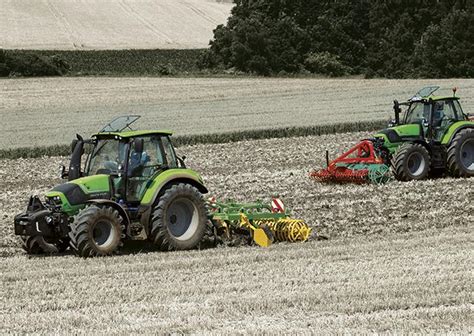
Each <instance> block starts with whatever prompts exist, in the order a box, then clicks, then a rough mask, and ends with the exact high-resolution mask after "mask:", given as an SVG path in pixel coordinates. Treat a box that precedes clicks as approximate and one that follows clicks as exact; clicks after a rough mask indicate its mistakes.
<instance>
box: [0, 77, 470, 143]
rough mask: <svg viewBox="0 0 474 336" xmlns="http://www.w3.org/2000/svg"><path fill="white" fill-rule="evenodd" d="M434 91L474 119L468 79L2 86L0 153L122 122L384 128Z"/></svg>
mask: <svg viewBox="0 0 474 336" xmlns="http://www.w3.org/2000/svg"><path fill="white" fill-rule="evenodd" d="M433 84H437V85H440V86H442V87H443V88H446V89H447V90H445V91H443V92H444V93H445V94H449V95H450V94H452V93H451V92H450V88H451V87H453V86H458V87H459V91H458V95H459V96H461V97H462V102H463V106H464V109H465V112H467V113H468V112H471V113H474V100H473V98H472V97H474V80H473V79H446V80H435V81H433V80H386V79H373V80H372V79H371V80H361V79H313V78H307V79H295V78H286V79H285V78H106V77H100V78H41V79H15V80H12V79H3V80H1V79H0V88H1V90H2V96H1V98H0V115H1V116H2V123H1V124H0V149H7V148H18V147H35V146H50V145H56V144H68V143H70V141H71V139H72V138H73V137H74V136H75V134H76V133H79V134H82V135H84V136H89V135H90V134H92V133H94V132H97V131H98V130H99V129H100V128H101V127H102V126H103V125H105V124H106V123H107V122H109V121H110V120H111V119H112V118H113V117H116V116H119V115H125V114H140V115H142V116H143V117H142V119H141V120H140V121H139V122H138V123H137V124H136V127H137V128H140V129H146V128H161V129H171V130H173V131H174V132H176V134H177V135H190V134H206V133H221V132H232V131H245V130H256V129H257V130H258V129H272V128H284V127H299V126H312V125H325V124H333V123H340V122H356V121H372V120H388V119H389V118H390V117H391V116H392V115H393V112H392V100H393V99H399V100H403V99H408V98H409V97H411V96H412V95H413V94H414V93H415V92H417V91H418V90H419V89H420V88H421V87H423V86H426V85H433Z"/></svg>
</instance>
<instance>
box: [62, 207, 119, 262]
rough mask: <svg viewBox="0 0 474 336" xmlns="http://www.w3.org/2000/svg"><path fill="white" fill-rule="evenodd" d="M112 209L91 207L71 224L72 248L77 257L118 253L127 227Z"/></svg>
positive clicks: (84, 210)
mask: <svg viewBox="0 0 474 336" xmlns="http://www.w3.org/2000/svg"><path fill="white" fill-rule="evenodd" d="M122 221H123V218H122V217H121V216H120V214H119V212H118V211H117V210H115V209H114V208H112V207H109V206H103V207H98V206H96V205H90V206H88V207H86V208H84V209H82V210H81V211H80V212H79V213H78V214H77V216H76V217H75V218H74V222H73V223H72V224H71V232H69V237H70V238H71V247H72V249H73V250H74V252H75V253H76V255H78V256H81V257H84V258H87V257H96V256H106V255H111V254H113V253H116V252H118V249H119V248H120V246H122V244H123V243H122V238H124V237H125V234H124V231H125V225H123V224H122Z"/></svg>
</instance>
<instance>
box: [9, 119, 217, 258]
mask: <svg viewBox="0 0 474 336" xmlns="http://www.w3.org/2000/svg"><path fill="white" fill-rule="evenodd" d="M138 118H139V116H126V117H119V118H117V119H115V120H113V121H112V122H111V123H109V124H108V125H107V126H106V127H104V128H103V129H102V130H101V131H100V132H99V133H97V134H95V135H93V136H92V138H91V139H87V140H84V139H83V138H82V137H81V136H79V135H78V136H77V139H76V140H74V141H73V143H72V146H71V147H72V155H71V161H70V165H69V170H68V171H66V170H65V168H64V167H62V177H63V178H68V180H69V181H68V182H67V183H64V184H61V185H58V186H57V187H55V188H53V189H52V190H51V191H49V192H48V193H46V195H45V201H44V202H42V201H41V200H40V199H39V198H38V197H37V196H32V197H30V201H29V204H28V207H27V211H26V212H24V213H21V214H19V215H17V216H16V217H15V234H16V235H20V236H21V238H22V240H23V247H24V249H25V250H26V251H27V252H28V253H31V254H37V253H54V252H57V251H63V250H65V249H66V248H68V247H69V245H70V246H71V247H72V249H73V250H74V252H75V253H76V254H77V255H79V256H82V257H93V256H105V255H111V254H113V253H115V252H117V251H118V250H119V248H120V247H121V246H122V245H123V242H124V241H125V240H150V241H151V242H153V243H155V244H156V245H157V246H159V248H160V249H162V250H186V249H192V248H195V247H197V246H199V244H200V242H201V241H202V240H203V238H204V236H205V235H206V234H208V233H209V231H210V230H212V223H211V221H210V220H209V212H208V209H207V205H206V201H205V200H204V197H203V194H206V193H207V192H208V191H207V189H206V187H205V186H204V183H203V180H202V178H201V176H200V175H199V174H198V173H197V172H195V171H193V170H191V169H187V168H186V167H185V164H184V158H183V159H181V158H178V157H177V156H176V154H175V151H174V148H173V146H172V143H171V141H170V135H171V133H170V132H167V131H133V130H131V128H130V124H132V123H133V122H134V121H136V120H137V119H138ZM126 128H129V130H126V131H125V129H126ZM86 147H88V148H89V154H88V155H87V160H85V163H84V164H82V162H81V161H82V156H83V155H84V152H85V148H86Z"/></svg>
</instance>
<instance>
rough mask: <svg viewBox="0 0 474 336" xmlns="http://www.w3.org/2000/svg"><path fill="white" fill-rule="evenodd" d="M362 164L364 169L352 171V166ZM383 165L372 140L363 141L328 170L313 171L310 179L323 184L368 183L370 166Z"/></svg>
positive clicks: (339, 158)
mask: <svg viewBox="0 0 474 336" xmlns="http://www.w3.org/2000/svg"><path fill="white" fill-rule="evenodd" d="M356 164H361V165H362V167H363V168H357V169H351V167H350V165H356ZM371 164H383V160H382V158H380V157H378V156H377V154H376V153H375V150H374V145H373V143H372V141H370V140H363V141H362V142H360V143H358V144H357V145H355V146H354V147H352V148H351V149H349V150H348V151H347V152H345V153H344V154H342V155H341V156H340V157H338V158H337V159H334V160H332V161H331V162H329V164H328V167H327V168H326V169H321V170H318V171H312V172H311V173H310V177H311V178H313V179H315V180H317V181H321V182H356V183H365V182H367V176H368V174H369V169H368V165H371Z"/></svg>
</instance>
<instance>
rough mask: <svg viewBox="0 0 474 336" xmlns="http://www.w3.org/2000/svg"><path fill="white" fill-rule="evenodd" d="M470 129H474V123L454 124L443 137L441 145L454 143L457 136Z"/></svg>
mask: <svg viewBox="0 0 474 336" xmlns="http://www.w3.org/2000/svg"><path fill="white" fill-rule="evenodd" d="M468 128H474V121H465V122H459V123H454V124H452V125H451V127H449V129H448V131H447V132H446V134H445V135H444V136H443V138H442V140H441V143H442V144H443V145H449V144H450V143H451V141H453V139H454V137H455V136H456V134H458V133H459V132H460V131H461V130H463V129H468Z"/></svg>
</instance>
